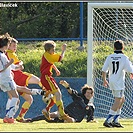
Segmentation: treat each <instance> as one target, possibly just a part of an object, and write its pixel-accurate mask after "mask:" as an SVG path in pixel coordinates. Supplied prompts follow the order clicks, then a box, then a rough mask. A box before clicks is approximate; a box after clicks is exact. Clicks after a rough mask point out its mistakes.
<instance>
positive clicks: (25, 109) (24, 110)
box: [17, 101, 30, 120]
mask: <svg viewBox="0 0 133 133" xmlns="http://www.w3.org/2000/svg"><path fill="white" fill-rule="evenodd" d="M29 108H30V104H29V103H28V102H27V101H25V102H24V103H23V105H22V108H21V110H20V113H19V115H18V117H17V119H18V120H20V119H22V118H24V116H25V114H26V113H27V111H28V109H29Z"/></svg>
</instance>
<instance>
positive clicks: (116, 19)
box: [87, 3, 133, 118]
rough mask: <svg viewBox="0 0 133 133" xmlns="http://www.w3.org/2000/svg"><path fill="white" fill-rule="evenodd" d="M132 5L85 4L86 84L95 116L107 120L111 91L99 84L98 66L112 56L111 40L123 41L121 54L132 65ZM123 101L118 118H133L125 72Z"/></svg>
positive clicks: (131, 85)
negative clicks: (91, 94)
mask: <svg viewBox="0 0 133 133" xmlns="http://www.w3.org/2000/svg"><path fill="white" fill-rule="evenodd" d="M132 6H133V3H88V31H87V33H88V35H87V44H88V48H87V49H88V57H87V83H88V84H89V85H92V86H93V87H94V89H95V96H94V105H95V107H96V109H95V116H96V117H107V114H108V112H109V109H110V107H111V106H112V104H113V102H114V98H113V96H112V92H111V90H110V89H109V88H105V87H104V86H103V85H102V84H103V81H102V77H101V75H102V71H101V70H102V66H103V64H104V61H105V59H106V57H107V56H108V55H109V54H111V53H113V43H114V41H115V40H118V39H121V40H123V41H124V44H125V49H124V53H125V55H127V56H128V57H129V58H130V60H131V61H132V62H133V8H132ZM125 86H126V90H125V98H126V101H125V103H124V106H123V108H122V114H121V118H133V81H132V80H131V79H130V77H129V74H127V73H126V83H125Z"/></svg>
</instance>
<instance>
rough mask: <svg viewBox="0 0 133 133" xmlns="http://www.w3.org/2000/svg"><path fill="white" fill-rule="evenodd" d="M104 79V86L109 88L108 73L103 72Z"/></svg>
mask: <svg viewBox="0 0 133 133" xmlns="http://www.w3.org/2000/svg"><path fill="white" fill-rule="evenodd" d="M102 78H103V86H105V87H107V86H108V81H107V79H106V72H104V71H102Z"/></svg>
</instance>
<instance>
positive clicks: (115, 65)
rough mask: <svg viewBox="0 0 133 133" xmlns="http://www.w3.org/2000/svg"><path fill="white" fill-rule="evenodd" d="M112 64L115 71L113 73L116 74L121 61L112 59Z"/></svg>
mask: <svg viewBox="0 0 133 133" xmlns="http://www.w3.org/2000/svg"><path fill="white" fill-rule="evenodd" d="M112 64H113V71H112V74H116V73H117V71H118V69H119V61H116V62H115V61H112Z"/></svg>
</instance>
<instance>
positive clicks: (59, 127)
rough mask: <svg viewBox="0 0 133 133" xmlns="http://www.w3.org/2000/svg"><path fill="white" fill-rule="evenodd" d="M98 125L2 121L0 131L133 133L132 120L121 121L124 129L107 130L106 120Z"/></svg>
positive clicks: (100, 121)
mask: <svg viewBox="0 0 133 133" xmlns="http://www.w3.org/2000/svg"><path fill="white" fill-rule="evenodd" d="M96 120H97V121H98V123H86V121H85V120H83V121H82V122H81V123H47V122H46V121H44V120H41V121H37V122H33V123H19V122H16V123H15V124H6V123H3V121H2V119H0V131H4V132H11V131H13V132H17V131H19V132H127V131H128V132H133V120H132V119H120V122H121V124H122V125H123V126H124V128H106V127H104V126H103V122H104V119H96Z"/></svg>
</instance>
